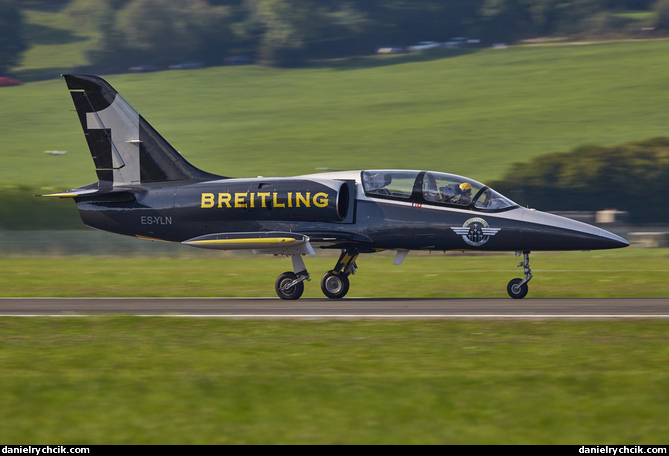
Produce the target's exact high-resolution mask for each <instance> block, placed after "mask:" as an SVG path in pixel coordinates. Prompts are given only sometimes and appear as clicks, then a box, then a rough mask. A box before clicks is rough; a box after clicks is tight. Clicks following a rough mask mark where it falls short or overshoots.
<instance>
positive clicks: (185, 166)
mask: <svg viewBox="0 0 669 456" xmlns="http://www.w3.org/2000/svg"><path fill="white" fill-rule="evenodd" d="M63 77H64V78H65V81H66V82H67V87H68V89H69V90H70V93H71V94H72V100H73V101H74V106H75V108H76V110H77V114H78V115H79V120H80V121H81V126H82V128H83V129H84V135H85V136H86V141H87V142H88V147H89V149H90V151H91V155H92V156H93V161H94V162H95V169H96V172H97V175H98V180H99V181H100V184H101V185H104V186H107V185H112V186H137V185H141V184H145V183H151V182H167V181H177V182H178V181H185V182H198V181H203V180H210V179H221V178H222V176H217V175H214V174H210V173H207V172H204V171H202V170H200V169H198V168H196V167H195V166H193V165H191V164H190V163H188V162H187V161H186V160H185V159H184V158H183V157H182V156H181V155H180V154H179V153H178V152H177V151H176V150H175V149H174V148H173V147H172V146H171V145H170V144H169V143H168V142H167V141H165V139H163V137H162V136H160V134H158V132H157V131H156V130H154V129H153V127H152V126H151V125H149V123H148V122H147V121H146V120H144V118H143V117H142V116H140V115H139V113H138V112H137V111H135V110H134V109H133V107H132V106H130V105H129V104H128V102H126V101H125V100H124V99H123V97H121V95H120V94H119V93H118V92H116V90H114V88H113V87H112V86H110V85H109V84H108V83H107V81H105V80H104V79H102V78H99V77H97V76H91V75H82V74H76V75H75V74H66V75H63Z"/></svg>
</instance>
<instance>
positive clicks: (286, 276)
mask: <svg viewBox="0 0 669 456" xmlns="http://www.w3.org/2000/svg"><path fill="white" fill-rule="evenodd" d="M357 258H358V252H355V251H349V250H342V252H341V255H340V256H339V260H337V264H335V267H334V269H331V270H329V271H328V272H326V273H325V274H324V275H323V278H322V279H321V290H322V291H323V294H324V295H325V296H327V297H328V298H332V299H341V298H343V297H344V296H346V293H348V289H349V280H348V276H349V275H351V274H355V270H356V268H357V266H356V264H355V260H356V259H357ZM291 259H292V260H293V270H294V271H295V272H290V271H289V272H284V273H283V274H281V275H280V276H279V277H278V278H277V279H276V283H275V285H274V289H275V290H276V294H277V295H278V296H279V297H280V298H281V299H288V300H292V299H298V298H300V296H302V293H304V281H305V280H306V281H310V280H311V278H310V277H309V273H308V272H307V268H306V267H305V265H304V261H303V260H302V256H301V255H291Z"/></svg>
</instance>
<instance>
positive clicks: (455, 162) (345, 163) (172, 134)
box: [0, 40, 669, 188]
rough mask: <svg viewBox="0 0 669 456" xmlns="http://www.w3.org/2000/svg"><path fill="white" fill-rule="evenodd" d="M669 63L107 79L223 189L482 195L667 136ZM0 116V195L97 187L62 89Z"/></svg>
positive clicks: (647, 55) (522, 55) (548, 60)
mask: <svg viewBox="0 0 669 456" xmlns="http://www.w3.org/2000/svg"><path fill="white" fill-rule="evenodd" d="M668 51H669V41H668V40H655V41H643V42H620V43H602V44H592V45H584V46H546V47H511V48H508V49H505V50H496V49H483V50H478V51H476V52H471V53H462V52H458V51H454V52H453V53H448V52H445V53H443V54H440V53H437V54H432V55H423V56H414V55H409V56H390V57H386V58H382V57H369V58H363V59H358V60H354V61H347V62H325V63H323V64H322V65H321V66H320V67H314V68H302V69H291V70H286V69H274V68H262V67H257V66H247V67H235V68H226V67H222V68H207V69H203V70H196V71H164V72H158V73H151V74H136V75H115V76H109V77H108V79H109V81H110V82H111V84H112V85H113V86H115V88H117V89H118V90H119V91H120V92H121V93H122V94H123V95H124V97H125V98H126V99H127V100H128V101H129V102H130V103H131V104H132V105H133V106H134V107H135V108H136V109H138V110H139V112H140V113H141V114H142V115H144V117H146V118H147V119H148V120H149V121H150V122H151V123H152V124H153V125H154V127H156V128H157V129H158V130H159V131H160V132H161V133H162V134H163V135H164V136H165V137H166V138H167V139H168V141H171V142H172V144H173V145H174V146H175V147H176V148H177V149H178V150H180V151H182V153H183V154H184V155H185V156H186V158H187V159H189V160H190V161H192V162H193V163H194V164H195V165H197V166H200V167H202V168H205V169H207V170H210V171H212V172H216V173H220V174H223V175H232V176H256V175H268V176H269V175H295V174H303V173H311V172H314V171H315V169H316V168H319V167H327V168H331V169H360V168H381V167H386V168H421V169H435V170H440V171H446V172H455V173H459V174H465V175H469V176H472V177H474V178H477V179H478V180H482V181H487V180H490V179H495V178H498V177H500V176H501V174H502V173H503V172H504V171H505V170H506V169H507V167H508V166H509V164H510V163H512V162H515V161H523V160H527V159H529V158H530V157H534V156H537V155H541V154H544V153H547V152H555V151H566V150H570V149H571V148H573V147H576V146H579V145H582V144H585V143H598V144H604V145H611V144H618V143H623V142H627V141H632V140H642V139H646V138H649V137H654V136H662V135H666V134H667V124H668V122H667V120H668V119H667V115H666V109H665V106H666V104H667V102H668V101H669V89H667V85H666V81H665V75H666V74H667V72H668V71H669V62H668V61H667V59H666V58H665V56H666V54H667V52H668ZM0 104H1V105H2V110H1V111H0V125H2V129H3V134H2V135H1V136H0V154H1V156H2V163H3V166H2V167H1V168H0V183H4V184H25V185H29V186H33V187H35V186H56V187H58V188H64V187H68V188H69V187H74V186H78V185H83V184H86V183H88V182H90V181H94V180H95V177H94V173H93V169H92V161H91V159H90V156H89V153H88V151H87V149H86V145H85V142H84V139H83V136H82V134H81V127H80V126H79V125H78V120H77V118H76V115H75V114H74V113H73V112H69V111H68V110H71V109H72V102H71V100H70V99H69V95H68V93H67V90H66V88H65V84H64V82H63V81H62V80H60V79H55V80H49V81H44V82H34V83H29V84H25V85H23V86H18V87H9V88H3V90H2V91H0ZM45 150H67V151H68V154H67V155H65V156H56V157H54V156H47V155H45V154H44V151H45Z"/></svg>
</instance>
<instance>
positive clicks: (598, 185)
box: [491, 137, 669, 223]
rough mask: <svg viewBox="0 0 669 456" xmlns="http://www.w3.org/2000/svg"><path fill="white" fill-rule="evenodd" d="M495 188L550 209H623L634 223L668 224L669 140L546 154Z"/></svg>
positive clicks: (514, 169) (517, 166)
mask: <svg viewBox="0 0 669 456" xmlns="http://www.w3.org/2000/svg"><path fill="white" fill-rule="evenodd" d="M491 186H492V187H493V188H495V189H496V190H499V191H500V192H501V193H502V194H504V195H506V196H508V197H509V198H511V199H513V200H514V201H516V202H517V203H519V204H521V205H523V206H529V207H535V208H538V209H540V210H544V211H598V210H603V209H618V210H621V211H627V212H629V213H630V222H632V223H649V222H653V223H659V222H663V223H667V222H669V211H667V201H666V199H665V198H666V197H667V195H669V138H666V137H660V138H652V139H648V140H645V141H639V142H630V143H626V144H621V145H617V146H612V147H602V146H595V145H590V146H581V147H577V148H576V149H574V150H572V151H571V152H562V153H553V154H547V155H542V156H540V157H537V158H535V159H533V160H531V161H530V162H527V163H514V164H513V165H512V166H511V167H510V168H509V170H508V171H507V173H506V174H505V175H504V177H503V178H502V179H501V180H500V181H498V182H492V183H491Z"/></svg>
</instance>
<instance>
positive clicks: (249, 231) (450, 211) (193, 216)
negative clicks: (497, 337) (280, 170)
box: [45, 74, 629, 299]
mask: <svg viewBox="0 0 669 456" xmlns="http://www.w3.org/2000/svg"><path fill="white" fill-rule="evenodd" d="M64 78H65V81H66V83H67V87H68V89H69V90H70V93H71V96H72V99H73V101H74V106H75V108H76V111H77V114H78V116H79V120H80V122H81V126H82V127H83V131H84V135H85V137H86V141H87V143H88V147H89V149H90V152H91V155H92V156H93V162H94V164H95V170H96V173H97V177H98V181H97V182H95V183H92V184H89V185H86V186H83V187H79V188H76V189H74V190H70V191H68V192H62V193H53V194H50V195H45V196H53V197H62V198H73V199H74V201H75V202H76V204H77V208H78V210H79V214H80V215H81V218H82V220H83V222H84V223H85V224H87V225H89V226H91V227H93V228H97V229H100V230H104V231H109V232H113V233H118V234H122V235H127V236H135V237H138V238H141V239H149V240H160V241H169V242H179V243H182V244H185V245H188V246H193V247H199V248H204V249H218V250H239V249H246V250H252V251H253V252H254V253H267V254H274V255H283V256H289V257H290V258H291V259H292V265H293V270H292V271H288V272H285V273H283V274H281V275H280V276H279V277H278V278H277V280H276V283H275V290H276V293H277V294H278V296H279V297H280V298H281V299H298V298H299V297H300V296H302V293H303V291H304V281H305V280H306V281H309V280H310V275H309V273H308V272H307V268H306V267H305V263H304V261H303V258H302V256H303V255H314V254H315V249H337V250H340V251H341V255H340V256H339V259H338V260H337V262H336V263H335V265H334V267H333V268H332V269H331V270H329V271H327V272H326V273H325V274H324V275H323V277H322V279H321V289H322V291H323V293H324V294H325V295H326V296H327V297H329V298H342V297H344V296H345V295H346V294H347V292H348V291H349V277H350V276H351V275H353V274H354V273H355V271H356V268H357V264H356V262H357V259H358V255H359V254H361V253H373V252H379V251H383V250H391V251H396V252H397V253H396V256H395V260H394V264H395V265H399V264H401V263H402V261H403V260H404V259H405V257H406V256H407V254H408V252H409V251H411V250H422V251H432V250H434V251H449V250H473V251H512V252H515V253H516V256H519V257H520V256H521V255H522V256H523V260H522V261H521V262H520V264H519V265H518V266H519V267H522V268H523V270H524V277H523V278H515V279H513V280H511V281H510V282H509V283H508V286H507V292H508V294H509V295H510V296H511V297H512V298H516V299H519V298H523V297H525V295H527V292H528V282H529V281H530V280H531V279H532V271H531V269H530V261H529V255H530V252H531V251H537V250H539V251H555V250H585V251H588V250H595V249H614V248H619V247H625V246H627V245H629V244H628V242H627V241H626V240H625V239H623V238H621V237H619V236H617V235H615V234H612V233H610V232H608V231H605V230H603V229H600V228H598V227H595V226H591V225H588V224H585V223H581V222H578V221H574V220H571V219H568V218H564V217H560V216H557V215H552V214H548V213H545V212H539V211H536V210H532V209H527V208H524V207H521V206H519V205H518V204H516V203H514V202H513V201H511V200H510V199H508V198H506V197H504V196H503V195H501V194H499V193H498V192H496V191H495V190H493V189H492V188H490V187H488V186H486V185H484V184H481V183H479V182H477V181H475V180H473V179H469V178H467V177H463V176H458V175H455V174H448V173H443V172H434V171H426V170H395V169H373V170H359V171H347V172H329V173H319V174H310V175H302V176H295V177H257V178H244V179H240V178H231V177H224V176H219V175H215V174H211V173H208V172H205V171H202V170H200V169H198V168H196V167H195V166H193V165H191V164H190V163H189V162H188V161H186V160H185V159H184V158H183V157H182V156H181V155H180V154H179V153H178V152H177V151H176V150H175V149H174V148H173V147H172V146H171V145H170V144H169V143H168V142H167V141H166V140H165V139H163V137H162V136H161V135H160V134H158V132H156V130H154V129H153V127H151V125H149V123H148V122H147V121H146V120H145V119H144V118H143V117H142V116H141V115H139V114H138V112H137V111H135V109H133V108H132V107H131V106H130V104H128V103H127V102H126V101H125V100H124V99H123V97H121V95H120V94H119V93H118V92H116V90H114V89H113V88H112V86H111V85H109V84H108V83H107V82H106V81H105V80H103V79H101V78H99V77H97V76H92V75H82V74H68V75H64Z"/></svg>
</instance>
